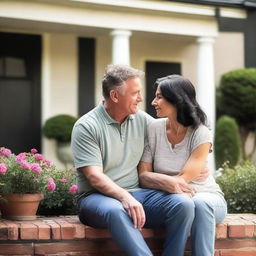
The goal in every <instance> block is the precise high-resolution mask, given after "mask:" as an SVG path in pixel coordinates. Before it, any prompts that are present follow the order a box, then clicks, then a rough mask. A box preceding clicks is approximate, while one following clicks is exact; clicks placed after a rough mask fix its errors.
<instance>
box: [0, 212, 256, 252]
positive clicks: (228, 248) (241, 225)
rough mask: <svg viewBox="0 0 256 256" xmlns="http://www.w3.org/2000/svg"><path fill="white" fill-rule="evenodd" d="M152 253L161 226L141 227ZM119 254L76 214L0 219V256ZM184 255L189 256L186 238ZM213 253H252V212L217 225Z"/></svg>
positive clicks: (255, 220)
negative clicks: (13, 219) (34, 219)
mask: <svg viewBox="0 0 256 256" xmlns="http://www.w3.org/2000/svg"><path fill="white" fill-rule="evenodd" d="M142 233H143V236H144V237H145V239H146V241H147V243H148V245H149V247H150V248H151V250H152V252H153V253H154V255H155V256H158V255H159V256H160V255H161V248H162V244H163V237H164V230H163V229H143V231H142ZM7 255H22V256H31V255H40V256H41V255H45V256H71V255H72V256H73V255H77V256H122V255H124V254H123V253H121V252H120V250H119V248H118V247H117V246H116V244H115V243H114V242H113V241H112V239H111V237H110V234H109V233H108V231H107V230H105V229H93V228H91V227H88V226H84V225H83V224H81V223H80V222H79V220H78V218H77V217H76V216H66V217H53V218H38V220H36V221H22V222H21V221H8V220H4V219H0V256H7ZM185 255H186V256H187V255H191V253H190V243H189V241H188V244H187V251H186V253H185ZM215 256H256V215H254V214H233V215H228V216H227V218H226V219H225V220H224V221H223V222H222V223H221V224H220V225H218V226H217V230H216V245H215Z"/></svg>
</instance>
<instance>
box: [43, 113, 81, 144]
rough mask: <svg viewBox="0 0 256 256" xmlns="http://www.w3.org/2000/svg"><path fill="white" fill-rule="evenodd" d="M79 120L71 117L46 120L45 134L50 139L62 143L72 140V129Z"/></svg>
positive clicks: (59, 116)
mask: <svg viewBox="0 0 256 256" xmlns="http://www.w3.org/2000/svg"><path fill="white" fill-rule="evenodd" d="M76 120H77V118H76V117H73V116H70V115H57V116H54V117H51V118H49V119H48V120H46V122H45V125H44V127H43V133H44V135H45V136H46V137H48V138H53V139H56V140H57V141H60V142H69V141H70V140H71V133H72V128H73V126H74V124H75V122H76Z"/></svg>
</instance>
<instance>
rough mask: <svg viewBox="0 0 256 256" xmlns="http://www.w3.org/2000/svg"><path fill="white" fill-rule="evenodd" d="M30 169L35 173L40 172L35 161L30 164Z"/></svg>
mask: <svg viewBox="0 0 256 256" xmlns="http://www.w3.org/2000/svg"><path fill="white" fill-rule="evenodd" d="M30 169H31V171H32V172H35V173H40V172H41V171H42V169H41V167H40V165H39V164H36V163H34V164H31V168H30Z"/></svg>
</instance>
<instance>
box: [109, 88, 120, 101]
mask: <svg viewBox="0 0 256 256" xmlns="http://www.w3.org/2000/svg"><path fill="white" fill-rule="evenodd" d="M109 96H110V99H111V100H112V101H113V102H115V103H117V102H118V92H117V91H116V90H111V91H110V93H109Z"/></svg>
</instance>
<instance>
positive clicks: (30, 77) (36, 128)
mask: <svg viewBox="0 0 256 256" xmlns="http://www.w3.org/2000/svg"><path fill="white" fill-rule="evenodd" d="M40 76H41V37H40V36H37V35H23V34H14V33H0V147H1V146H2V147H7V148H10V149H11V150H12V151H13V152H14V153H19V152H24V151H28V150H30V149H31V148H37V149H38V150H40V149H41V142H40V141H41V123H40V122H41V93H40V89H41V86H40Z"/></svg>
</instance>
